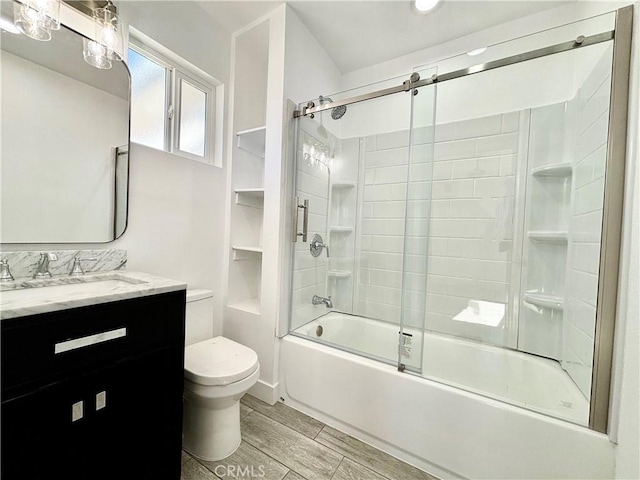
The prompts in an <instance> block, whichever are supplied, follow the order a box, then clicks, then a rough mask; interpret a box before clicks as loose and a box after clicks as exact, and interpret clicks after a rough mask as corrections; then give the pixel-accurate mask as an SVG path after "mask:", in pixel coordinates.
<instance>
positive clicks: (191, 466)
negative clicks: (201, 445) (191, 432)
mask: <svg viewBox="0 0 640 480" xmlns="http://www.w3.org/2000/svg"><path fill="white" fill-rule="evenodd" d="M180 480H218V479H217V477H216V476H215V475H214V474H213V473H211V472H210V471H209V470H207V469H206V468H205V467H203V466H202V465H200V464H199V463H198V462H197V461H195V460H194V459H193V458H191V459H189V460H188V461H187V462H186V463H184V464H183V465H182V475H180Z"/></svg>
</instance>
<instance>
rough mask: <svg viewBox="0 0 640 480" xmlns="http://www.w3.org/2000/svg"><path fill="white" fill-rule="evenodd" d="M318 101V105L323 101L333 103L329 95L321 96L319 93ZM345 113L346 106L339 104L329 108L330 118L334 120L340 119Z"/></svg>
mask: <svg viewBox="0 0 640 480" xmlns="http://www.w3.org/2000/svg"><path fill="white" fill-rule="evenodd" d="M318 102H320V105H324V104H325V103H333V100H331V97H323V96H322V95H320V96H319V97H318ZM345 113H347V106H346V105H340V106H339V107H335V108H332V109H331V118H333V119H334V120H340V119H341V118H342V117H343V116H344V114H345Z"/></svg>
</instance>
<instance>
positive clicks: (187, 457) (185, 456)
mask: <svg viewBox="0 0 640 480" xmlns="http://www.w3.org/2000/svg"><path fill="white" fill-rule="evenodd" d="M189 460H191V455H189V454H188V453H187V452H185V451H184V450H182V465H184V464H185V463H187V462H188V461H189Z"/></svg>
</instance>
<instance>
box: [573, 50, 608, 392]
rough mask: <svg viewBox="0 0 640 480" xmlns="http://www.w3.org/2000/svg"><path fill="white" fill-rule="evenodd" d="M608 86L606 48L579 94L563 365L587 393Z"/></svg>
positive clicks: (592, 347)
mask: <svg viewBox="0 0 640 480" xmlns="http://www.w3.org/2000/svg"><path fill="white" fill-rule="evenodd" d="M610 89H611V54H610V53H607V54H605V55H604V56H603V57H602V58H601V59H600V61H599V62H598V64H597V65H596V67H595V68H594V70H593V72H592V73H591V74H590V76H589V77H588V78H587V80H586V81H585V83H584V85H583V86H582V87H581V88H580V90H579V91H578V93H577V95H576V100H577V102H578V122H577V123H578V125H577V131H576V135H577V138H576V144H575V148H576V155H575V159H574V161H573V178H572V185H571V188H572V201H571V215H570V218H569V246H568V248H569V250H568V260H567V280H566V305H567V307H566V313H565V321H564V328H563V349H562V350H563V362H562V365H563V367H564V369H565V370H566V371H567V372H568V373H569V375H570V376H571V378H572V379H573V381H574V382H575V383H576V385H577V386H578V388H580V391H581V392H582V393H583V394H584V396H585V397H586V398H589V396H590V391H591V374H592V368H593V367H592V366H593V349H594V343H595V340H594V332H595V323H596V301H597V293H598V269H599V265H600V263H599V261H600V237H601V224H602V206H603V197H604V173H605V166H606V153H607V134H608V119H609V95H610Z"/></svg>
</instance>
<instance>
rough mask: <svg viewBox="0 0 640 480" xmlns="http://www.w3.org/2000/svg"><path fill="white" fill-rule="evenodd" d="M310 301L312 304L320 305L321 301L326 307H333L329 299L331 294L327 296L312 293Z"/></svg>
mask: <svg viewBox="0 0 640 480" xmlns="http://www.w3.org/2000/svg"><path fill="white" fill-rule="evenodd" d="M311 303H313V304H314V305H322V304H323V303H324V304H325V305H326V306H327V308H333V302H332V301H331V295H329V298H324V297H319V296H318V295H314V296H313V298H312V299H311Z"/></svg>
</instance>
